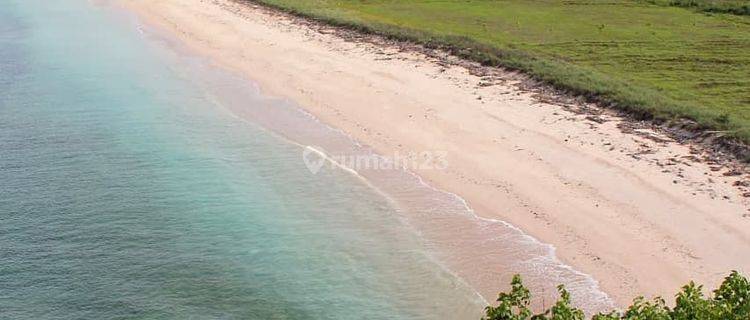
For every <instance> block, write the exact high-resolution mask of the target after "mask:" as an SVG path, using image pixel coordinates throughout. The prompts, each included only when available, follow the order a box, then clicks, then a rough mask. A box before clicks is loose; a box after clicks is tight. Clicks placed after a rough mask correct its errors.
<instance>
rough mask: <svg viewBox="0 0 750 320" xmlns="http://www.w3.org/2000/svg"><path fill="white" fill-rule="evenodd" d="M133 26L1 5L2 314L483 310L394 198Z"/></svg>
mask: <svg viewBox="0 0 750 320" xmlns="http://www.w3.org/2000/svg"><path fill="white" fill-rule="evenodd" d="M134 26H135V24H133V22H132V20H131V19H130V18H129V17H127V16H124V15H121V14H118V13H117V12H116V10H114V9H112V8H109V7H108V6H102V5H96V4H92V3H90V2H89V1H80V0H72V1H42V0H18V1H15V0H12V1H8V0H3V1H0V319H114V318H133V319H161V318H174V319H350V318H361V317H365V318H370V319H398V318H402V319H409V318H413V319H422V318H423V319H431V318H445V317H446V315H451V316H449V317H459V316H466V315H475V314H477V311H478V310H479V311H481V307H482V306H481V300H478V299H477V296H476V294H475V293H473V291H471V290H470V289H468V288H467V287H466V286H462V285H461V284H460V282H459V281H458V280H457V279H456V278H455V276H453V275H451V274H449V273H448V272H446V271H445V270H443V268H441V267H440V266H438V265H437V264H436V263H434V262H433V261H432V260H430V259H429V258H428V257H427V256H426V255H425V254H424V252H423V251H424V248H423V246H422V244H421V242H420V240H419V238H418V237H417V235H416V234H415V233H414V232H413V231H411V229H410V228H409V227H407V226H406V225H405V224H404V223H402V221H400V220H399V219H398V217H397V216H396V214H395V211H394V209H393V208H392V207H391V206H390V204H389V203H388V202H387V200H386V199H384V198H383V197H382V196H381V195H379V194H377V193H376V192H375V191H373V189H372V188H370V187H368V186H367V185H366V184H364V183H362V181H360V180H359V179H357V178H356V177H354V176H352V175H350V174H347V173H346V172H343V171H334V170H324V171H323V172H321V173H319V174H318V175H312V174H311V173H310V172H309V171H308V170H307V169H306V167H305V166H304V163H303V162H302V161H301V160H300V150H301V148H300V147H299V146H297V145H294V144H290V143H288V142H287V141H285V140H284V139H281V138H280V137H278V136H276V135H274V134H271V133H269V132H268V131H266V130H264V129H262V128H260V127H259V126H256V125H253V124H252V123H249V122H247V121H243V120H240V119H238V118H237V117H235V116H233V115H232V114H231V113H229V112H227V111H226V109H223V108H222V107H221V106H219V105H217V104H218V103H219V102H217V99H216V98H215V96H212V93H211V90H210V88H207V87H206V80H205V79H196V80H193V79H190V78H191V77H193V76H196V75H195V74H193V73H192V71H191V70H189V69H186V68H185V67H184V65H185V61H186V59H187V60H189V59H191V58H190V57H184V56H183V57H180V56H179V55H176V54H174V53H173V52H172V51H170V49H169V48H168V46H164V45H163V43H160V42H159V41H153V40H149V39H148V36H144V34H143V33H142V32H139V29H138V28H136V27H134ZM259 103H260V102H259Z"/></svg>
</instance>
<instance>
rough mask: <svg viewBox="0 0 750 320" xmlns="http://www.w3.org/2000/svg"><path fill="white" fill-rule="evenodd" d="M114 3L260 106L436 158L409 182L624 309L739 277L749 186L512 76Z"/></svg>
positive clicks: (210, 8) (242, 16)
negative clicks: (452, 197)
mask: <svg viewBox="0 0 750 320" xmlns="http://www.w3.org/2000/svg"><path fill="white" fill-rule="evenodd" d="M123 3H124V4H125V5H126V6H127V7H128V8H130V9H132V10H134V11H135V12H137V13H138V14H140V16H141V17H142V18H143V19H144V21H147V22H149V23H152V24H154V25H156V26H158V27H161V28H164V29H166V30H169V31H173V32H174V33H175V34H176V35H177V36H178V37H179V38H180V39H182V40H183V41H184V42H185V43H186V44H187V45H188V46H189V47H191V48H193V49H195V50H197V51H198V52H200V53H201V54H204V55H206V56H209V57H211V58H212V59H213V60H214V61H215V62H216V63H217V64H219V65H221V66H223V67H226V68H230V69H232V70H236V71H239V72H242V73H244V74H246V76H247V77H248V78H250V79H253V80H254V81H257V82H258V83H259V84H260V85H261V88H262V90H263V92H264V93H265V94H269V95H274V96H279V97H286V98H289V99H291V100H293V101H296V102H297V103H299V104H300V105H301V106H302V107H304V108H306V109H307V110H308V111H309V112H311V113H312V114H314V115H315V116H317V117H318V118H320V119H321V120H322V121H324V122H326V123H328V124H330V125H332V126H334V127H338V128H340V129H342V130H344V131H345V132H347V133H349V134H350V135H352V136H353V137H355V138H356V139H358V140H359V141H361V142H363V143H366V144H368V145H370V146H372V147H374V148H375V149H376V150H378V151H379V152H381V153H383V154H393V153H394V152H396V151H399V152H401V153H402V154H406V153H408V152H410V151H411V152H422V151H433V150H439V151H447V152H448V158H447V160H448V162H449V168H448V169H447V170H417V173H418V174H419V175H421V176H422V177H423V178H424V179H425V180H427V181H429V183H431V184H433V185H434V186H437V187H439V188H442V189H444V190H447V191H450V192H454V193H457V194H459V195H461V196H462V197H464V198H465V199H466V200H467V201H468V203H469V204H470V205H471V206H472V208H474V209H475V210H476V211H477V212H478V214H480V215H481V216H484V217H488V218H494V219H502V220H504V221H507V222H509V223H511V224H513V225H515V226H517V227H519V228H521V229H522V230H524V231H526V232H527V233H529V234H531V235H533V236H534V237H536V238H537V239H539V240H541V241H543V242H546V243H550V244H552V245H554V246H555V247H556V248H557V255H558V257H559V258H560V259H561V260H563V261H565V262H566V263H568V264H570V265H572V266H573V267H575V268H576V269H578V270H580V271H582V272H585V273H588V274H590V275H592V276H593V277H594V278H595V279H597V280H598V281H599V282H600V286H601V288H602V289H603V290H604V291H605V292H607V293H608V294H610V295H611V296H612V297H613V298H614V299H615V301H616V302H617V303H618V304H620V305H624V304H627V303H629V302H630V300H631V299H632V298H633V297H634V296H636V295H638V294H645V295H647V296H651V295H663V296H665V297H671V296H672V294H674V293H675V292H676V290H677V289H678V288H679V286H680V285H682V284H684V283H686V282H687V281H689V280H691V279H694V280H697V281H699V282H701V283H705V284H707V285H708V286H709V287H714V286H715V285H717V283H718V282H719V281H720V280H721V279H722V277H723V276H725V275H726V274H728V272H729V270H732V269H738V270H740V271H743V272H749V271H750V211H748V208H749V207H750V206H749V205H748V204H749V202H748V198H745V197H743V195H742V194H743V193H745V192H748V190H746V189H744V190H743V187H741V186H740V187H737V186H733V184H737V181H741V180H743V179H744V180H743V181H747V179H748V177H747V176H746V175H738V176H735V175H729V176H727V175H725V174H727V171H728V170H729V169H727V168H726V167H722V166H721V165H722V164H721V163H711V162H706V161H694V160H692V159H696V158H700V157H701V155H700V154H696V151H695V150H693V149H692V148H691V147H690V146H686V145H682V144H679V143H676V142H674V141H673V140H671V139H670V138H668V137H666V136H663V135H662V134H660V133H658V132H654V131H650V130H647V129H644V130H636V132H635V133H633V132H630V133H625V132H623V130H621V129H620V128H619V126H620V125H621V124H623V120H622V119H620V118H618V117H617V116H615V115H612V114H608V113H606V112H605V113H603V114H601V115H598V116H595V117H591V116H587V115H586V114H580V113H576V112H572V111H571V110H570V109H571V108H573V109H576V108H580V107H591V106H584V105H578V106H565V105H562V104H560V103H554V102H550V101H549V100H546V99H540V98H539V97H538V96H536V95H535V94H534V92H530V91H528V90H524V89H522V88H521V86H519V80H518V79H519V77H517V76H514V75H513V74H510V73H505V74H503V72H501V71H499V72H498V74H499V75H500V77H494V78H492V79H489V78H487V77H479V76H475V75H472V74H471V73H470V72H469V70H467V69H466V68H464V67H460V66H450V65H445V64H443V63H439V61H436V60H435V59H434V58H431V57H428V56H425V55H423V54H420V53H416V52H401V51H400V50H398V49H397V48H395V47H388V46H379V45H374V44H371V43H367V42H363V41H351V40H346V39H343V38H342V37H340V36H337V35H336V34H335V33H334V32H320V31H321V29H320V28H316V27H311V26H309V25H306V24H303V23H300V22H299V21H298V20H297V19H295V18H291V17H288V16H285V15H283V14H275V13H272V12H270V11H268V10H267V9H263V8H258V7H253V6H247V5H240V4H236V3H233V2H232V1H229V0H213V1H207V0H203V1H201V0H123ZM488 82H491V83H492V85H487V83H488ZM691 151H692V153H691ZM488 298H489V299H492V297H488Z"/></svg>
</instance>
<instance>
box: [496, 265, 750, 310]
mask: <svg viewBox="0 0 750 320" xmlns="http://www.w3.org/2000/svg"><path fill="white" fill-rule="evenodd" d="M558 291H559V292H560V299H559V300H558V301H557V303H555V305H554V306H552V308H550V309H547V310H545V311H544V312H542V313H540V314H533V312H532V311H531V309H530V304H531V293H530V291H529V289H527V288H526V287H524V285H523V282H522V281H521V277H520V276H519V275H515V276H513V280H512V281H511V290H510V292H509V293H504V292H503V293H500V294H499V295H498V298H497V302H498V304H497V306H488V307H487V308H486V309H485V311H486V315H485V317H484V318H483V320H583V319H584V318H585V316H584V313H583V311H582V310H580V309H578V308H575V307H573V306H572V305H571V302H570V294H569V293H568V291H567V290H565V287H564V286H562V285H560V286H558ZM591 319H592V320H749V319H750V281H748V279H747V278H745V277H744V276H742V275H740V274H739V272H737V271H732V272H731V273H730V274H729V276H727V277H726V278H724V282H722V284H721V286H719V288H718V289H716V290H715V291H714V292H713V296H712V297H706V296H705V295H704V294H703V286H700V285H696V284H695V283H694V282H690V283H689V284H687V285H685V286H683V287H682V290H681V291H680V292H679V293H677V295H676V296H675V306H674V308H670V307H669V306H667V304H666V302H665V301H664V299H662V298H658V297H657V298H656V299H654V300H651V301H648V300H646V299H644V298H643V297H638V298H636V299H635V300H633V304H632V305H630V307H628V308H627V309H626V310H624V311H611V312H609V313H599V314H597V315H594V316H593V317H592V318H591Z"/></svg>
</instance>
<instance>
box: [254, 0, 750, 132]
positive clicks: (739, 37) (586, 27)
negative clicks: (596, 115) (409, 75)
mask: <svg viewBox="0 0 750 320" xmlns="http://www.w3.org/2000/svg"><path fill="white" fill-rule="evenodd" d="M253 1H255V2H261V3H265V4H268V5H271V6H275V7H277V8H282V9H284V10H287V11H290V12H292V13H295V14H298V15H304V16H307V17H311V18H315V19H318V20H321V21H323V22H326V23H330V24H335V25H339V26H346V27H350V28H354V29H356V30H360V31H364V32H371V33H377V34H381V35H385V36H388V37H392V38H397V39H402V40H410V41H415V42H418V43H422V44H425V45H427V46H432V47H442V48H446V49H449V50H451V51H452V52H453V53H455V54H457V55H460V56H463V57H465V58H469V59H473V60H476V61H480V62H482V63H484V64H487V65H497V66H504V67H508V68H511V69H517V70H522V71H524V72H526V73H527V74H529V75H531V76H533V77H535V78H537V79H540V80H543V81H545V82H547V83H550V84H552V85H554V86H556V87H558V88H560V89H565V90H567V91H570V92H572V93H575V94H581V95H584V96H587V97H589V98H591V99H594V100H597V101H600V102H604V103H610V104H612V105H613V106H615V107H617V108H621V109H624V110H627V111H630V112H632V113H634V114H636V115H640V116H643V117H644V118H655V119H659V120H673V119H676V118H687V119H692V120H695V121H696V122H697V123H698V124H699V127H701V128H708V129H712V130H719V131H725V132H726V134H727V136H731V137H735V138H739V139H740V140H742V141H744V142H750V16H739V15H730V14H705V13H700V12H697V11H695V10H687V9H683V8H678V7H674V6H671V5H666V6H665V5H662V4H663V3H662V4H659V3H656V2H654V1H637V0H632V1H625V0H620V1H615V0H612V1H605V0H601V1H588V0H568V1H556V0H496V1H490V0H441V1H436V0H253ZM655 1H670V0H655ZM672 2H674V1H670V2H669V3H667V4H671V3H672ZM708 2H711V1H706V0H702V1H700V3H708ZM713 2H714V3H717V2H727V3H728V2H733V1H731V0H724V1H713ZM674 4H675V5H677V4H678V3H677V2H675V3H674Z"/></svg>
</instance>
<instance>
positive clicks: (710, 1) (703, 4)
mask: <svg viewBox="0 0 750 320" xmlns="http://www.w3.org/2000/svg"><path fill="white" fill-rule="evenodd" d="M652 2H654V3H657V4H662V5H670V6H676V7H686V8H696V9H698V10H701V11H704V12H716V13H731V14H738V15H750V1H747V0H654V1H652Z"/></svg>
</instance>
